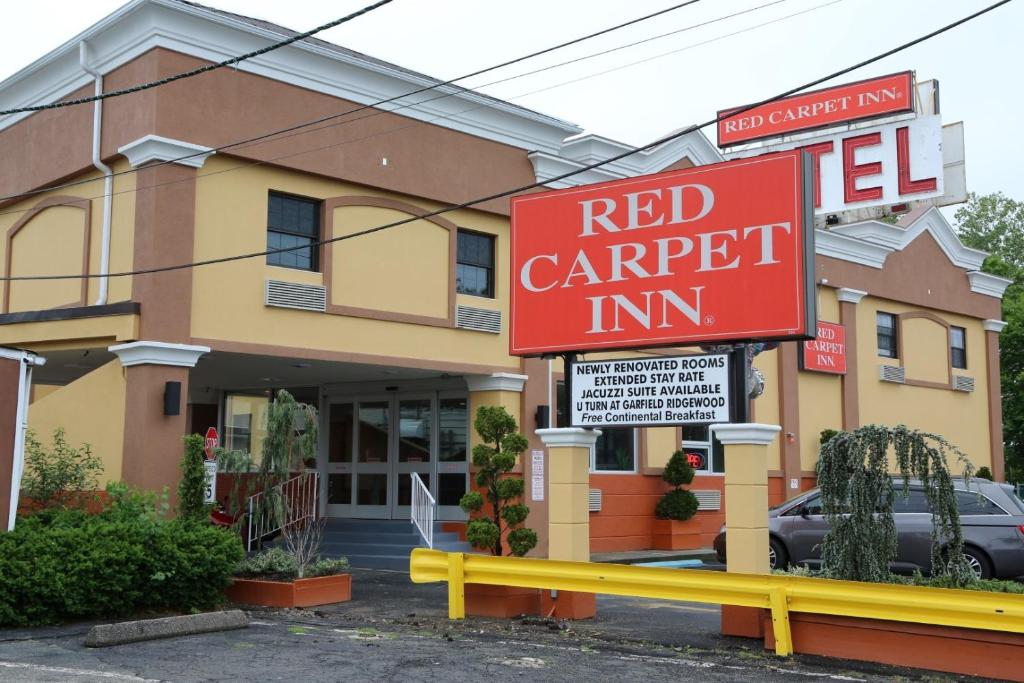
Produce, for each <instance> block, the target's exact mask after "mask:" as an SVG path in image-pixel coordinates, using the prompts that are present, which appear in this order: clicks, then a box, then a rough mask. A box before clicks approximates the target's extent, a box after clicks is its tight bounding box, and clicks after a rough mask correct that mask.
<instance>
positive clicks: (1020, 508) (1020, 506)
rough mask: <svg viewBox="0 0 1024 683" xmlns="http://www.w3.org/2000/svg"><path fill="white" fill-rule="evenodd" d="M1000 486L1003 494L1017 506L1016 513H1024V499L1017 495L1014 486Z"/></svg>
mask: <svg viewBox="0 0 1024 683" xmlns="http://www.w3.org/2000/svg"><path fill="white" fill-rule="evenodd" d="M999 488H1000V489H1001V490H1002V492H1003V495H1005V496H1006V497H1007V498H1009V499H1010V502H1011V503H1013V504H1014V505H1016V506H1017V513H1016V514H1024V501H1022V500H1021V499H1020V498H1019V497H1018V496H1017V492H1016V491H1014V490H1013V486H1012V485H1010V484H999Z"/></svg>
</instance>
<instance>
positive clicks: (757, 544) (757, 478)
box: [711, 424, 781, 638]
mask: <svg viewBox="0 0 1024 683" xmlns="http://www.w3.org/2000/svg"><path fill="white" fill-rule="evenodd" d="M711 429H712V431H713V432H714V433H715V436H716V437H718V440H719V441H720V442H721V443H722V445H723V446H724V447H725V528H726V545H725V554H726V561H727V563H728V571H730V572H736V573H740V574H767V573H768V572H769V567H768V462H767V456H768V444H770V443H771V442H772V441H773V440H774V439H775V437H776V435H778V433H779V431H781V427H779V426H778V425H765V424H720V425H712V426H711ZM762 623H763V622H762V610H759V609H756V608H751V607H732V606H728V605H723V606H722V633H723V635H731V636H746V637H750V638H759V637H761V636H762V635H763V626H762Z"/></svg>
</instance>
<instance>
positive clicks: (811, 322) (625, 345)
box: [509, 150, 817, 358]
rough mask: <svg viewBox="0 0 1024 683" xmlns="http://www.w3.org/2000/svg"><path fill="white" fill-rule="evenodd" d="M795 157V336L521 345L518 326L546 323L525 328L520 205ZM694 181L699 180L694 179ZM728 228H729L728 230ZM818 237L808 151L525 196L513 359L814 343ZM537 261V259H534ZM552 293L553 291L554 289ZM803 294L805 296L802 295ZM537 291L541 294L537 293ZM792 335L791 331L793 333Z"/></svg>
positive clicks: (513, 271) (515, 269)
mask: <svg viewBox="0 0 1024 683" xmlns="http://www.w3.org/2000/svg"><path fill="white" fill-rule="evenodd" d="M786 155H788V156H790V157H791V158H793V159H795V161H796V164H797V168H796V170H795V173H796V175H797V179H796V182H795V183H794V192H795V196H794V198H793V199H794V206H796V207H798V213H799V216H796V215H795V214H796V213H797V212H796V211H795V212H794V219H796V221H797V224H796V225H794V233H795V239H796V240H797V243H798V245H799V247H800V249H801V250H802V252H801V253H800V255H799V257H798V260H797V261H796V262H795V263H794V264H793V268H794V270H796V269H798V268H799V269H800V270H801V271H802V272H800V273H799V277H798V284H797V286H796V287H795V289H796V290H797V291H794V292H792V294H794V295H795V296H797V297H799V299H800V311H801V312H802V319H800V320H799V322H798V323H797V327H799V328H800V329H798V330H795V331H793V332H788V333H782V330H781V329H780V330H778V333H777V332H776V330H765V331H763V333H762V332H761V331H758V330H749V331H735V332H734V333H728V332H725V333H708V334H706V335H705V334H697V333H694V334H688V335H682V334H676V335H674V336H671V337H669V336H662V337H659V338H656V339H648V340H645V339H642V338H640V339H637V338H631V339H622V340H613V341H602V340H601V339H596V340H594V341H589V342H584V341H583V340H580V339H576V340H573V341H567V342H564V343H557V344H556V343H554V342H549V343H543V344H529V343H520V342H518V341H517V332H518V330H519V326H523V327H524V328H525V327H526V326H527V325H528V324H534V325H539V324H543V323H542V321H534V320H531V321H529V323H527V322H523V318H524V317H525V315H527V314H524V313H523V312H522V311H523V309H522V307H521V306H520V305H519V303H518V299H519V298H520V297H522V296H523V294H522V293H521V292H520V291H519V290H520V283H519V280H520V279H521V278H520V272H519V271H520V270H521V269H522V267H523V266H524V264H526V262H527V261H528V259H525V257H524V260H522V261H521V259H520V257H519V256H518V255H517V250H519V249H520V248H521V247H520V245H519V242H518V240H517V239H516V215H517V211H516V209H517V205H518V204H519V203H520V202H527V201H537V200H543V199H546V198H548V197H552V196H556V195H562V196H566V197H567V196H571V194H570V193H580V192H592V191H598V190H608V191H610V192H615V191H617V190H618V188H624V187H627V186H628V184H629V183H638V182H642V181H645V180H651V179H655V178H662V177H664V178H666V179H668V178H671V179H673V180H674V179H676V178H679V179H680V180H681V181H684V182H700V179H701V178H700V175H699V174H701V173H708V174H710V173H713V172H715V171H716V170H721V169H724V167H725V166H726V165H727V164H733V163H735V162H738V161H747V162H752V163H758V162H770V161H772V160H776V161H778V160H780V159H782V158H783V157H784V156H786ZM690 176H696V177H694V178H691V177H690ZM723 227H724V226H723ZM814 241H815V232H814V167H813V159H812V157H811V155H810V153H808V152H807V151H804V150H788V151H783V152H778V153H772V154H766V155H763V156H759V157H754V158H748V159H737V160H732V161H726V162H721V163H718V164H710V165H707V166H699V167H694V168H689V169H684V170H676V171H667V172H662V173H657V174H651V175H648V176H637V177H633V178H625V179H623V180H616V181H610V182H606V183H596V184H594V185H586V186H581V187H577V188H567V189H565V190H554V191H551V192H546V193H537V194H530V195H520V196H518V197H513V200H512V247H511V261H512V264H511V265H512V267H511V268H510V269H509V270H510V280H511V293H512V294H511V301H510V316H509V318H510V325H509V328H510V329H509V354H510V355H512V356H519V357H527V358H528V357H542V356H552V355H564V354H572V353H583V352H605V351H629V350H640V349H652V348H672V347H680V346H697V345H703V344H742V343H747V342H753V341H802V340H805V339H813V338H814V330H815V327H816V324H817V310H816V305H817V301H816V296H815V277H814V274H815V270H814V258H815V244H814ZM531 258H534V257H531ZM549 289H550V288H549ZM801 290H802V291H801ZM533 291H537V290H533ZM786 295H787V297H788V296H789V293H788V292H787V294H786ZM790 329H792V328H790Z"/></svg>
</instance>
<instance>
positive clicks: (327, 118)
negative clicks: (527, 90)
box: [0, 0, 701, 202]
mask: <svg viewBox="0 0 1024 683" xmlns="http://www.w3.org/2000/svg"><path fill="white" fill-rule="evenodd" d="M389 1H390V0H389ZM700 1H701V0H686V2H681V3H678V4H675V5H672V6H671V7H666V8H665V9H662V10H658V11H657V12H652V13H650V14H645V15H644V16H642V17H637V18H636V19H630V20H629V21H625V22H623V23H620V24H616V25H615V26H609V27H608V28H604V29H601V30H600V31H595V32H593V33H588V34H587V35H584V36H580V37H578V38H573V39H572V40H567V41H565V42H562V43H558V44H557V45H552V46H550V47H546V48H544V49H542V50H537V51H536V52H531V53H529V54H527V55H523V56H521V57H516V58H514V59H510V60H507V61H504V62H501V63H500V64H495V65H494V66H489V67H486V68H483V69H478V70H476V71H473V72H471V73H468V74H464V75H462V76H458V77H456V78H452V79H450V80H447V81H441V82H438V83H434V84H432V85H428V86H424V87H422V88H417V89H416V90H412V91H409V92H406V93H402V94H401V95H395V96H393V97H388V98H385V99H383V100H377V101H376V102H371V103H369V104H363V105H359V106H357V107H354V108H353V109H347V110H345V111H342V112H336V113H334V114H328V115H327V116H321V117H319V118H316V119H312V120H310V121H305V122H303V123H298V124H295V125H293V126H288V127H286V128H281V129H278V130H274V131H271V132H269V133H261V134H260V135H256V136H253V137H250V138H246V139H244V140H238V141H235V142H230V143H227V144H224V145H221V146H219V147H213V148H210V149H208V150H207V151H202V152H193V153H192V154H186V155H184V156H180V157H175V158H173V159H165V160H163V161H157V162H154V163H151V164H148V165H147V166H146V168H153V167H155V166H164V165H166V164H173V163H177V162H180V161H187V160H189V159H192V158H195V157H198V156H202V155H205V154H209V153H210V152H222V151H224V150H227V149H231V148H233V147H240V146H242V145H248V144H250V143H253V142H259V141H261V140H266V139H268V138H272V137H275V136H278V135H283V134H285V133H291V132H293V131H296V130H300V129H303V128H307V127H309V126H315V125H317V124H318V123H325V122H327V121H331V120H333V119H337V118H341V117H343V116H349V115H351V114H355V113H358V112H360V111H365V110H367V109H373V108H375V107H378V106H380V105H382V104H389V103H391V102H395V101H398V100H401V99H404V98H406V97H411V96H413V95H418V94H420V93H423V92H427V91H430V90H436V89H437V88H443V87H447V86H453V85H454V84H455V83H458V82H459V81H464V80H466V79H467V78H473V77H474V76H480V75H482V74H485V73H488V72H490V71H496V70H497V69H502V68H504V67H506V66H511V65H513V64H517V63H519V62H523V61H526V60H528V59H533V58H534V57H539V56H541V55H545V54H548V53H549V52H554V51H556V50H560V49H562V48H565V47H569V46H570V45H575V44H577V43H582V42H583V41H586V40H590V39H592V38H596V37H598V36H602V35H605V34H607V33H611V32H612V31H617V30H619V29H623V28H626V27H627V26H632V25H634V24H638V23H640V22H642V21H647V20H648V19H653V18H655V17H659V16H661V15H663V14H667V13H668V12H672V11H674V10H677V9H681V8H683V7H688V6H690V5H694V4H696V3H698V2H700ZM455 87H456V88H457V89H456V90H455V91H453V92H451V93H449V94H450V95H456V94H462V93H469V94H475V93H474V92H473V91H472V90H469V89H467V88H463V87H461V86H455ZM137 172H138V169H134V168H133V169H128V170H126V171H119V172H118V173H112V174H111V175H112V176H113V177H118V176H123V175H128V174H132V173H137ZM92 182H95V179H92V178H90V179H88V180H73V181H70V182H67V183H63V184H60V185H50V186H47V187H43V188H39V189H37V190H30V191H28V192H20V193H17V194H12V195H6V196H2V197H0V202H6V201H10V200H13V199H23V198H25V197H33V196H35V195H37V194H42V193H44V192H52V191H54V190H64V189H67V188H70V187H77V186H79V185H85V184H88V183H92Z"/></svg>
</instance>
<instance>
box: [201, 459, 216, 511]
mask: <svg viewBox="0 0 1024 683" xmlns="http://www.w3.org/2000/svg"><path fill="white" fill-rule="evenodd" d="M203 467H204V468H205V469H206V499H205V502H207V503H216V502H217V461H216V460H207V461H205V462H203Z"/></svg>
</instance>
